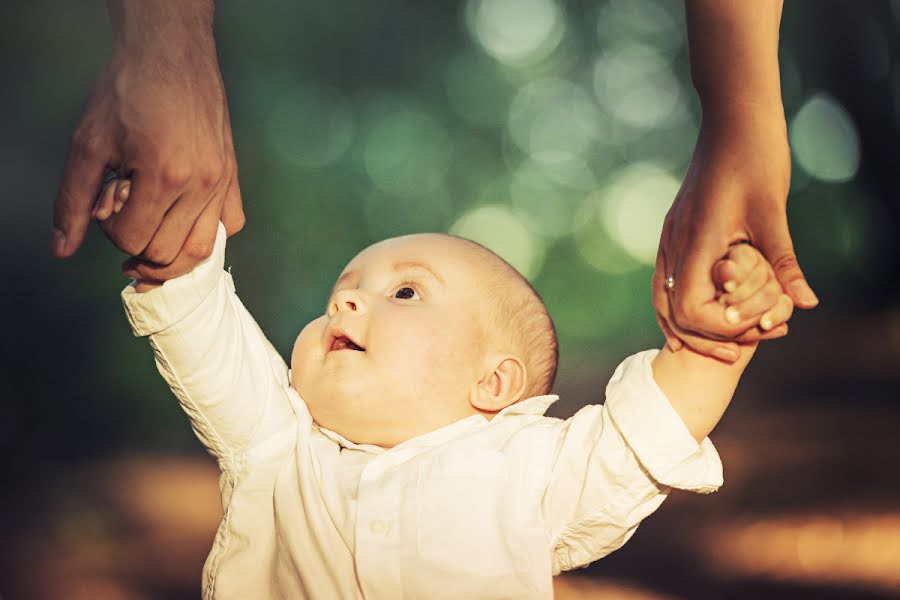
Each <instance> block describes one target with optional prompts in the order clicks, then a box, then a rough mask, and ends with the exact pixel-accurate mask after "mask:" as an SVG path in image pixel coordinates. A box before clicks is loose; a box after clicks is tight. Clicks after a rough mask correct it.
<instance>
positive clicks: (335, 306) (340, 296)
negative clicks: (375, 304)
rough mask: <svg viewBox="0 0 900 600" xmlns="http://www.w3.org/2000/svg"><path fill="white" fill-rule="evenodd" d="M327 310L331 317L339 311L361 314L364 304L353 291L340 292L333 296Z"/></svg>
mask: <svg viewBox="0 0 900 600" xmlns="http://www.w3.org/2000/svg"><path fill="white" fill-rule="evenodd" d="M328 308H329V310H328V312H329V314H331V315H334V314H335V313H337V312H339V311H350V312H363V311H364V310H365V302H364V301H363V299H362V298H361V297H360V295H359V294H358V293H357V292H355V291H354V290H341V291H339V292H336V293H335V294H334V296H333V297H332V299H331V304H330V305H329V307H328Z"/></svg>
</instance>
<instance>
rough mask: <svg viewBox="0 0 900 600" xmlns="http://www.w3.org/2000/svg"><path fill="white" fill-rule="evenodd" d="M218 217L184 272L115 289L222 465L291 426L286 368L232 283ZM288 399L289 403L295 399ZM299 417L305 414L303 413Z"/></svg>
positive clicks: (235, 462) (229, 465) (233, 465)
mask: <svg viewBox="0 0 900 600" xmlns="http://www.w3.org/2000/svg"><path fill="white" fill-rule="evenodd" d="M225 237H226V233H225V227H224V225H222V224H221V223H220V224H219V230H218V234H217V236H216V242H215V247H214V249H213V252H212V254H211V255H210V256H209V258H207V259H206V260H204V261H203V262H201V263H200V264H199V265H197V266H196V267H195V268H194V269H193V270H192V271H190V272H189V273H187V274H185V275H182V276H180V277H177V278H175V279H171V280H169V281H166V282H165V283H164V284H158V285H151V286H149V288H151V289H147V291H145V292H144V293H141V292H140V291H139V289H138V288H139V284H138V283H137V282H135V283H134V284H132V285H131V286H128V287H126V288H125V290H123V292H122V302H123V303H124V305H125V311H126V313H127V316H128V320H129V322H130V323H131V327H132V330H133V331H134V334H135V335H137V336H148V337H149V341H150V345H151V347H152V348H153V352H154V354H155V358H156V365H157V367H158V369H159V372H160V374H161V375H162V376H163V378H164V379H165V380H166V382H167V383H168V384H169V387H170V388H171V389H172V392H173V393H174V394H175V396H176V397H177V398H178V401H179V402H180V403H181V406H182V408H183V409H184V411H185V412H186V413H187V415H188V417H189V418H190V420H191V426H192V428H193V429H194V432H195V433H196V435H197V437H198V438H199V439H200V441H201V442H202V443H203V444H204V445H205V446H206V447H207V449H208V450H209V451H210V452H211V453H212V454H213V455H214V456H215V457H216V458H218V459H219V464H220V467H221V468H222V469H223V470H228V469H233V470H236V469H240V468H241V465H244V464H252V461H249V460H243V459H244V458H246V457H247V455H248V453H249V452H251V451H252V450H254V449H255V448H258V447H260V445H261V444H262V442H265V441H267V440H269V439H271V438H272V437H273V436H275V435H276V434H279V433H280V432H284V431H287V430H289V429H291V428H292V427H295V426H296V423H297V419H298V415H297V414H296V412H295V408H296V406H299V405H300V402H299V397H298V398H297V400H298V402H297V403H293V402H292V400H291V392H292V388H291V387H290V383H289V378H288V368H287V365H286V364H285V362H284V360H283V359H282V357H281V355H280V354H278V352H277V351H276V350H275V348H273V347H272V345H271V344H270V343H269V341H268V340H267V339H266V337H265V336H264V335H263V333H262V331H261V330H260V328H259V326H258V325H257V323H256V321H255V320H254V319H253V317H252V316H250V314H249V312H247V309H246V308H245V307H244V305H243V304H242V303H241V301H240V299H239V298H238V297H237V295H236V294H235V291H234V282H233V281H232V279H231V275H230V273H228V272H226V271H225V270H224V268H223V266H224V260H225ZM295 404H296V406H295ZM301 418H309V416H308V413H305V414H302V415H301Z"/></svg>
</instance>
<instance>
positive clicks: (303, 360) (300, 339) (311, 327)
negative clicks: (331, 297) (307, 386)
mask: <svg viewBox="0 0 900 600" xmlns="http://www.w3.org/2000/svg"><path fill="white" fill-rule="evenodd" d="M324 329H325V316H324V315H323V316H321V317H319V318H318V319H316V320H314V321H310V322H309V323H308V324H307V325H306V327H304V328H303V330H302V331H301V332H300V335H298V336H297V340H296V341H295V342H294V349H293V351H292V352H291V384H292V385H293V386H294V389H296V390H297V391H301V390H300V387H299V384H300V382H301V381H302V379H303V376H304V375H308V374H310V373H309V372H310V370H311V369H312V366H313V364H314V362H313V361H314V358H315V356H316V350H317V346H318V345H320V344H321V340H322V334H323V332H324Z"/></svg>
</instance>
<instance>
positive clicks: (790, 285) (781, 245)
mask: <svg viewBox="0 0 900 600" xmlns="http://www.w3.org/2000/svg"><path fill="white" fill-rule="evenodd" d="M752 233H753V237H754V240H755V243H756V246H757V248H759V250H760V252H762V254H763V256H765V257H766V260H768V261H769V264H771V265H772V268H773V269H774V270H775V277H777V278H778V281H779V283H781V287H782V289H783V290H784V292H785V293H786V294H788V295H789V296H790V297H791V299H792V300H793V301H794V304H795V305H797V306H799V307H800V308H814V307H815V306H816V305H817V304H818V303H819V299H818V298H817V297H816V294H815V293H814V292H813V291H812V288H810V287H809V283H807V281H806V277H804V276H803V271H801V270H800V264H799V263H798V262H797V255H796V254H794V244H793V242H792V241H791V233H790V231H789V230H788V224H787V215H786V214H785V213H774V214H770V215H769V216H768V217H766V219H765V220H764V221H761V222H760V223H758V224H754V231H753V232H752Z"/></svg>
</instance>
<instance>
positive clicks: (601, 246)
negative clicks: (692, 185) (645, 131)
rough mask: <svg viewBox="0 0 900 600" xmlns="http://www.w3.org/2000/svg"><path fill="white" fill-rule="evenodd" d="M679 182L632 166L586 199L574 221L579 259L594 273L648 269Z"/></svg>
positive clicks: (649, 166) (656, 169) (645, 166)
mask: <svg viewBox="0 0 900 600" xmlns="http://www.w3.org/2000/svg"><path fill="white" fill-rule="evenodd" d="M679 187H680V182H679V181H678V179H676V178H675V177H673V176H672V175H671V173H669V172H668V171H666V170H665V169H663V168H662V167H660V166H659V165H656V164H654V163H637V164H634V165H631V166H629V167H626V168H625V169H623V170H622V171H620V172H619V173H617V174H616V175H615V176H614V177H613V179H612V181H611V182H610V184H609V185H607V186H606V187H604V188H603V189H602V190H598V191H597V192H595V193H593V194H591V195H590V196H589V197H588V198H587V200H586V201H585V204H584V206H583V208H582V210H581V211H580V212H579V215H578V216H577V219H576V220H577V225H576V227H577V230H576V243H577V244H578V249H579V253H580V254H581V255H582V258H584V259H585V261H586V262H588V263H589V264H591V265H592V266H594V267H595V268H597V269H599V270H601V271H606V272H611V273H622V272H627V271H630V270H633V269H635V268H637V267H638V266H640V265H653V264H654V263H655V262H656V252H657V249H658V247H659V236H660V233H661V232H662V224H663V220H664V219H665V216H666V213H667V212H668V210H669V207H671V206H672V201H673V200H674V199H675V195H676V194H677V193H678V189H679Z"/></svg>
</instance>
